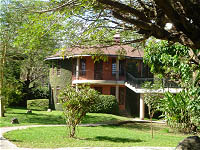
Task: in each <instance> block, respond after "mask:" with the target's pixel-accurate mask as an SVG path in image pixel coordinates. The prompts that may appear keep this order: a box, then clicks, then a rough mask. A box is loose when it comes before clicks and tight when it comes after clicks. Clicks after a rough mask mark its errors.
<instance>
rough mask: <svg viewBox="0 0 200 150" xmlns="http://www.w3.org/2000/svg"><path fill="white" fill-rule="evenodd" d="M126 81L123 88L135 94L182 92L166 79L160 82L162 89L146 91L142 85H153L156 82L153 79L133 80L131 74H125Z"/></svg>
mask: <svg viewBox="0 0 200 150" xmlns="http://www.w3.org/2000/svg"><path fill="white" fill-rule="evenodd" d="M126 78H127V80H126V82H125V86H126V87H127V88H129V89H131V90H132V91H134V92H135V93H165V92H171V93H179V92H180V91H182V88H180V87H178V85H177V84H175V83H174V82H169V81H168V80H167V79H163V80H162V88H159V89H146V88H143V87H142V85H143V84H144V83H145V82H151V83H154V82H155V81H156V80H158V79H155V78H135V77H134V76H133V75H132V74H130V73H127V77H126Z"/></svg>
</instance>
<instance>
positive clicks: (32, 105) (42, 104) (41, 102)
mask: <svg viewBox="0 0 200 150" xmlns="http://www.w3.org/2000/svg"><path fill="white" fill-rule="evenodd" d="M48 108H49V100H48V99H34V100H27V109H29V110H47V109H48Z"/></svg>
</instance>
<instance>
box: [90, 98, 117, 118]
mask: <svg viewBox="0 0 200 150" xmlns="http://www.w3.org/2000/svg"><path fill="white" fill-rule="evenodd" d="M90 112H91V113H107V114H119V107H118V103H117V99H116V97H115V96H113V95H100V96H99V100H98V101H97V103H96V104H95V105H93V106H92V107H91V108H90Z"/></svg>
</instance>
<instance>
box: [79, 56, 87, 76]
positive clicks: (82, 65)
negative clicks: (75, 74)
mask: <svg viewBox="0 0 200 150" xmlns="http://www.w3.org/2000/svg"><path fill="white" fill-rule="evenodd" d="M80 75H81V76H83V75H86V59H81V60H80Z"/></svg>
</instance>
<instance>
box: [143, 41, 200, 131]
mask: <svg viewBox="0 0 200 150" xmlns="http://www.w3.org/2000/svg"><path fill="white" fill-rule="evenodd" d="M144 61H145V63H146V64H148V65H149V66H150V68H151V71H152V72H153V73H155V74H161V75H162V76H163V77H166V78H169V79H170V81H171V82H174V83H176V84H177V85H179V86H180V87H182V88H183V91H181V92H180V93H177V94H171V93H168V92H167V93H165V94H164V97H163V99H162V100H161V101H160V102H159V104H158V107H159V109H160V110H161V111H162V112H163V116H165V117H166V120H167V122H168V124H169V125H170V126H171V127H175V128H178V129H180V130H181V131H184V132H192V131H195V132H196V130H197V127H199V125H200V113H199V112H200V107H199V106H200V87H199V85H200V73H199V70H200V68H199V65H198V64H196V63H194V62H193V60H191V58H190V54H189V49H188V48H187V47H185V46H183V45H181V44H178V43H176V44H170V43H168V42H167V41H160V42H157V43H156V42H150V43H149V45H148V46H147V47H146V48H145V55H144ZM194 74H195V75H194Z"/></svg>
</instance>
